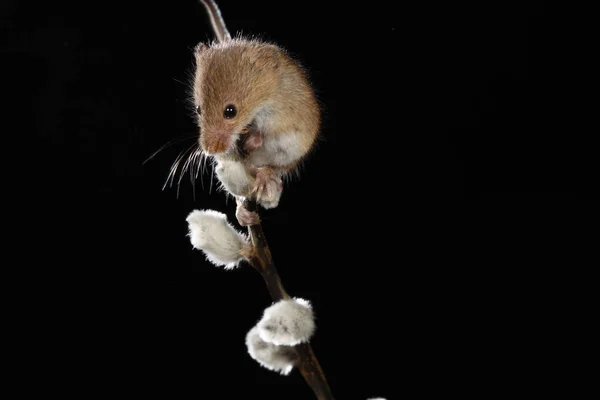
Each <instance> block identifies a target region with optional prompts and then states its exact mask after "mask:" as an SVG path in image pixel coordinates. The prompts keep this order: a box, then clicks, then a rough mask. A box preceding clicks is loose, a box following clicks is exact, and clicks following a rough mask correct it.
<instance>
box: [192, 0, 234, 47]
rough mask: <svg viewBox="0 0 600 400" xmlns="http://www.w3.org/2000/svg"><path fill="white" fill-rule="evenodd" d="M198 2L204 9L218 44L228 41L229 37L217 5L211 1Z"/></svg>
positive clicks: (202, 0) (201, 0)
mask: <svg viewBox="0 0 600 400" xmlns="http://www.w3.org/2000/svg"><path fill="white" fill-rule="evenodd" d="M200 2H201V3H202V4H203V5H204V8H206V12H208V16H209V17H210V23H211V25H212V28H213V31H214V32H215V35H216V36H217V39H218V40H219V42H223V41H226V40H230V39H231V35H230V34H229V31H228V30H227V26H226V25H225V21H224V20H223V17H222V16H221V10H220V9H219V6H218V5H217V3H215V2H214V1H213V0H200Z"/></svg>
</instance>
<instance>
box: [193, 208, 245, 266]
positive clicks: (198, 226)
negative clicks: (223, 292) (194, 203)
mask: <svg viewBox="0 0 600 400" xmlns="http://www.w3.org/2000/svg"><path fill="white" fill-rule="evenodd" d="M186 221H187V222H188V227H189V233H188V236H189V237H190V241H191V242H192V246H194V248H196V249H198V250H201V251H202V252H204V255H205V256H206V258H207V259H208V260H209V261H210V262H212V263H213V264H215V265H216V266H224V267H225V269H231V268H235V267H236V266H238V265H239V263H240V261H242V260H243V256H242V250H243V249H244V247H246V246H247V245H248V238H247V237H246V236H245V235H243V234H242V233H240V232H238V231H237V230H235V228H234V227H233V226H231V225H230V224H229V223H228V222H227V216H226V215H225V214H223V213H221V212H218V211H214V210H194V211H192V212H191V213H190V214H189V215H188V217H187V218H186Z"/></svg>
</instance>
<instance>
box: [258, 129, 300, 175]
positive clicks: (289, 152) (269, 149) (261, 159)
mask: <svg viewBox="0 0 600 400" xmlns="http://www.w3.org/2000/svg"><path fill="white" fill-rule="evenodd" d="M298 136H299V135H298V134H295V133H278V134H273V135H269V136H265V138H264V139H263V144H262V146H261V147H260V148H258V149H256V150H255V151H254V152H252V154H250V156H249V157H248V161H249V162H250V163H251V164H253V165H254V166H256V167H262V166H267V165H270V166H278V167H283V166H286V165H289V164H291V163H293V162H294V161H296V160H298V159H300V158H301V157H302V156H303V155H304V152H305V149H304V145H303V143H302V142H301V141H300V140H298Z"/></svg>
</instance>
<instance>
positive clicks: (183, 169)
mask: <svg viewBox="0 0 600 400" xmlns="http://www.w3.org/2000/svg"><path fill="white" fill-rule="evenodd" d="M197 146H198V143H197V142H196V143H194V144H193V145H192V146H191V147H188V149H187V150H186V151H185V152H184V153H183V154H184V157H182V159H181V160H180V161H182V160H183V158H185V162H184V163H183V167H181V170H180V171H179V179H178V180H177V198H179V190H180V188H181V181H182V180H183V176H184V175H185V173H186V171H187V170H188V168H189V167H190V163H191V161H192V154H193V151H192V150H193V149H194V147H197ZM186 153H187V157H186V156H185V154H186Z"/></svg>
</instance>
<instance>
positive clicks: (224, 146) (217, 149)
mask: <svg viewBox="0 0 600 400" xmlns="http://www.w3.org/2000/svg"><path fill="white" fill-rule="evenodd" d="M200 145H201V146H202V148H203V149H204V151H205V152H206V153H208V154H209V155H214V154H220V153H225V152H226V151H227V150H229V148H230V147H231V135H230V134H228V133H227V132H221V131H219V132H206V133H205V134H203V135H201V136H200Z"/></svg>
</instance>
